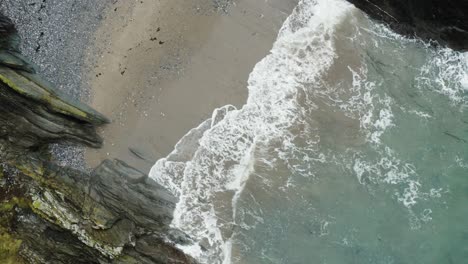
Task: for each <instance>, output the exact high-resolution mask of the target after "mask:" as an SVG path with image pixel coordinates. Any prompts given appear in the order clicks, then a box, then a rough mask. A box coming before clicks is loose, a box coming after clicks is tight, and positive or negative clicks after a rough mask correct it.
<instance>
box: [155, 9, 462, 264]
mask: <svg viewBox="0 0 468 264" xmlns="http://www.w3.org/2000/svg"><path fill="white" fill-rule="evenodd" d="M247 89H248V91H249V97H248V101H247V102H246V104H245V105H244V106H243V107H242V108H241V109H236V108H235V107H233V106H225V107H222V108H220V109H216V110H215V111H214V113H213V116H212V118H211V119H209V120H206V121H205V122H203V123H202V124H200V126H199V127H197V128H194V129H192V130H191V131H190V132H189V133H188V134H187V135H186V136H185V137H184V138H182V139H181V141H180V142H179V143H178V144H177V146H176V147H175V150H174V151H173V152H172V153H171V154H170V155H169V156H168V157H166V158H164V159H161V160H159V161H157V163H156V164H155V165H154V167H153V168H152V170H151V173H150V175H151V177H153V178H154V179H156V180H157V181H159V182H161V183H162V184H163V185H165V186H166V187H167V188H168V189H170V190H171V191H172V192H173V193H174V194H175V195H177V196H178V197H179V199H180V201H179V203H178V204H177V208H176V212H175V218H174V221H173V223H172V225H173V226H174V227H175V228H179V229H181V230H183V231H185V232H187V233H188V234H189V235H190V236H191V237H192V238H193V239H194V241H195V245H194V246H184V245H180V247H181V248H182V249H183V250H185V251H186V252H188V253H189V254H191V255H193V256H194V257H196V258H197V259H198V260H199V261H200V262H201V263H210V264H211V263H214V264H215V263H223V264H227V263H249V264H250V263H253V264H263V263H275V264H276V263H288V264H302V263H304V264H307V263H313V264H315V263H323V264H335V263H336V264H340V263H350V264H351V263H356V264H366V263H378V264H400V263H401V264H404V263H408V264H414V263H443V264H450V263H468V262H467V261H468V203H467V202H468V114H467V111H468V54H466V53H459V52H455V51H453V50H450V49H446V48H434V47H431V46H429V45H428V44H426V43H423V42H421V41H417V40H411V39H407V38H404V37H402V36H400V35H398V34H395V33H393V32H392V31H390V30H389V29H387V28H386V27H384V26H382V25H379V24H376V23H374V22H372V21H370V20H369V19H368V18H367V17H366V16H365V15H363V14H362V13H361V12H360V11H358V10H357V9H355V8H354V7H353V6H352V5H350V4H348V3H347V2H345V1H343V0H302V1H300V3H299V4H298V6H297V7H296V8H295V10H294V11H293V13H292V14H291V15H290V16H289V18H288V19H287V21H286V22H285V23H284V25H283V27H282V29H281V31H280V32H279V34H278V38H277V40H276V42H275V43H274V45H273V48H272V50H271V53H270V54H269V55H268V56H267V57H265V58H264V59H263V60H262V61H260V62H259V63H258V64H257V65H256V66H255V68H254V69H253V71H252V73H251V74H250V78H249V82H248V87H247Z"/></svg>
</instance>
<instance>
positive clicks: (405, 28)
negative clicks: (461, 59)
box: [348, 0, 468, 51]
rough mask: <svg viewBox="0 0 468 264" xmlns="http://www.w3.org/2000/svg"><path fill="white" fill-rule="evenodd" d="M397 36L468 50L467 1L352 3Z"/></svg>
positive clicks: (369, 0) (378, 0) (353, 0)
mask: <svg viewBox="0 0 468 264" xmlns="http://www.w3.org/2000/svg"><path fill="white" fill-rule="evenodd" d="M348 2H351V3H353V4H354V5H355V6H356V7H357V8H359V9H361V10H363V11H364V12H366V13H367V14H368V15H369V16H370V17H371V18H373V19H376V20H379V21H382V22H385V23H387V24H388V25H389V26H390V27H391V28H392V29H393V30H395V31H396V32H398V33H400V34H403V35H407V36H415V37H419V38H421V39H424V40H426V41H428V40H435V41H437V42H439V43H440V44H442V45H446V46H449V47H451V48H453V49H456V50H460V51H467V50H468V22H467V14H468V1H466V0H348Z"/></svg>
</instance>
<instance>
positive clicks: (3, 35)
mask: <svg viewBox="0 0 468 264" xmlns="http://www.w3.org/2000/svg"><path fill="white" fill-rule="evenodd" d="M0 39H1V41H0V137H1V138H6V139H7V140H9V141H10V142H11V143H12V144H15V145H18V146H21V147H25V148H31V147H37V146H41V145H45V144H49V143H54V142H60V141H71V142H75V143H80V144H84V145H87V146H90V147H100V146H101V144H102V140H101V138H100V137H99V136H98V135H97V134H96V132H95V128H96V127H97V126H99V125H102V124H105V123H107V122H108V120H107V118H105V117H104V116H103V115H101V114H100V113H98V112H96V111H95V110H93V109H91V108H90V107H88V106H87V105H84V104H81V103H79V102H76V101H74V100H72V99H70V98H69V97H68V96H66V95H64V94H61V93H60V92H59V91H58V90H57V89H55V88H54V87H53V86H52V85H50V84H49V83H48V82H46V81H45V80H43V79H42V78H41V77H40V76H39V75H38V74H36V71H35V68H36V67H35V66H34V65H33V64H32V63H30V62H28V60H27V59H26V58H24V57H23V56H22V55H21V53H20V51H19V44H20V43H19V36H18V32H17V31H16V29H15V27H14V25H13V24H12V22H11V20H9V19H8V18H6V17H4V16H3V15H0Z"/></svg>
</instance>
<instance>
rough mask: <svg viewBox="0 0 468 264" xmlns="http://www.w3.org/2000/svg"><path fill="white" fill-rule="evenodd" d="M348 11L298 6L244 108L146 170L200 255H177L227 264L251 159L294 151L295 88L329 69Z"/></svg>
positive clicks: (307, 2)
mask: <svg viewBox="0 0 468 264" xmlns="http://www.w3.org/2000/svg"><path fill="white" fill-rule="evenodd" d="M350 8H351V6H350V5H349V4H347V3H346V2H344V1H337V0H319V1H314V0H302V1H300V3H299V4H298V6H297V7H296V8H295V10H294V11H293V14H292V15H291V16H290V17H289V18H288V19H287V20H286V22H285V23H284V25H283V27H282V29H281V31H280V33H279V36H278V39H277V41H276V43H275V44H274V47H273V49H272V50H271V54H270V55H268V56H267V57H266V58H264V59H263V60H262V61H260V62H259V63H258V64H257V65H256V66H255V69H254V70H253V72H252V73H251V74H250V78H249V82H248V90H249V97H248V100H247V103H246V105H244V107H243V108H242V109H240V110H235V109H230V111H225V113H224V118H222V119H221V118H217V117H216V115H214V116H213V118H212V120H209V121H207V122H205V123H203V124H202V125H200V126H199V127H198V128H196V129H194V130H192V131H191V132H190V133H189V134H188V135H187V136H186V137H184V138H183V139H182V141H184V142H191V148H192V150H194V151H193V152H191V151H190V150H186V149H184V148H186V147H185V143H182V141H181V142H180V143H179V144H178V145H177V146H176V149H175V150H174V152H173V153H172V154H171V155H169V156H168V157H167V158H165V159H161V160H159V161H158V162H157V163H156V165H155V166H154V167H153V168H152V170H151V173H150V175H151V177H153V178H155V179H156V180H157V181H158V182H160V183H162V184H164V185H165V186H166V187H168V188H169V189H170V190H171V191H172V192H173V193H174V194H176V195H177V196H178V197H179V199H180V201H179V203H178V204H177V208H176V211H175V215H174V221H173V223H172V225H173V226H174V227H175V228H179V229H181V230H183V231H185V232H187V233H188V234H189V235H190V236H192V237H193V238H195V239H197V240H198V241H200V243H201V244H202V246H203V247H204V248H206V251H204V252H202V251H198V252H194V247H191V248H190V249H187V248H182V249H184V250H187V251H188V253H191V254H193V255H194V256H195V257H197V258H198V260H199V261H201V262H204V263H221V262H223V263H230V255H231V250H232V242H231V241H230V235H226V234H229V230H231V229H232V227H233V226H234V225H236V223H235V216H236V202H237V199H238V198H239V197H240V195H241V194H242V191H243V188H244V186H245V183H246V182H247V181H248V179H249V175H250V174H251V173H252V170H253V164H254V162H255V151H256V149H257V148H260V147H258V146H262V145H263V146H264V145H268V144H272V142H273V141H274V143H275V144H277V145H278V148H277V150H278V152H281V151H284V150H285V149H287V148H290V147H294V144H292V140H293V138H294V136H293V135H292V134H291V133H290V132H289V131H288V129H289V128H290V127H291V126H293V125H294V124H295V123H297V122H298V114H297V112H298V111H299V110H298V104H297V101H296V100H297V98H296V97H297V93H298V87H301V83H304V82H312V81H314V80H316V78H317V77H318V76H319V75H320V74H322V73H323V72H325V71H326V70H327V68H328V67H330V65H331V64H332V62H333V60H334V58H335V52H334V40H333V38H332V36H333V31H334V27H335V25H336V24H337V23H339V22H340V21H341V19H342V18H343V17H344V16H345V15H346V13H347V12H348V10H350ZM215 112H216V113H218V112H219V110H216V111H215ZM208 124H209V125H208ZM181 153H186V154H185V155H182V154H181Z"/></svg>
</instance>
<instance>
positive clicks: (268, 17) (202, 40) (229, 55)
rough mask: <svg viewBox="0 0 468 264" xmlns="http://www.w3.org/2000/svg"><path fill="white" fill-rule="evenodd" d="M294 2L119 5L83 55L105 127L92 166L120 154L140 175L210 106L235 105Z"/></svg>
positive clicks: (89, 154) (178, 0)
mask: <svg viewBox="0 0 468 264" xmlns="http://www.w3.org/2000/svg"><path fill="white" fill-rule="evenodd" d="M296 3H297V0H290V1H282V0H265V1H258V0H240V1H235V2H231V3H230V4H222V3H221V1H215V2H213V1H212V0H194V1H185V0H161V1H156V0H153V1H117V2H116V3H115V4H113V5H112V6H111V7H110V8H109V9H108V11H107V12H106V14H105V16H104V19H103V22H102V24H101V26H100V28H98V31H97V33H96V41H95V45H94V46H92V47H90V51H89V54H95V53H96V51H97V53H98V54H101V56H100V57H98V59H97V60H91V59H90V60H89V61H95V65H92V66H93V67H91V68H92V70H91V71H90V72H89V73H88V79H89V82H90V83H91V89H92V92H91V105H92V106H93V107H94V108H96V109H97V110H98V111H101V112H102V113H104V114H105V115H107V116H108V117H109V118H111V119H112V123H111V124H110V125H108V126H106V127H105V128H103V129H102V131H100V132H101V134H102V136H103V137H104V138H105V143H104V147H103V148H102V149H98V150H87V151H86V153H85V158H86V160H87V162H88V165H89V166H95V165H97V163H99V162H100V161H102V160H103V159H105V158H118V159H122V160H124V161H126V162H128V163H129V164H131V165H133V166H136V167H137V168H139V169H140V170H142V171H145V172H147V171H149V169H150V168H151V166H152V165H153V164H154V162H155V161H156V160H157V159H159V158H162V157H164V156H166V155H167V154H168V153H170V152H171V151H172V149H173V147H174V145H175V144H176V143H177V142H178V141H179V139H180V138H181V137H182V136H183V135H184V134H186V133H187V132H188V131H189V130H190V129H191V128H193V127H196V126H197V125H199V124H200V123H201V122H202V121H203V120H205V119H207V118H209V117H210V116H211V114H212V112H213V110H214V109H216V108H218V107H221V106H224V105H227V104H232V105H235V106H236V107H240V106H242V105H243V104H244V103H245V101H246V98H247V79H248V76H249V73H250V72H251V70H252V68H253V67H254V65H255V64H256V63H257V62H258V61H259V60H261V59H262V58H263V57H264V56H265V55H266V54H268V52H269V50H270V49H271V47H272V44H273V42H274V40H275V38H276V35H277V33H278V30H279V28H280V27H281V25H282V23H283V21H284V20H285V19H286V18H287V16H288V15H289V13H290V12H291V10H292V9H293V8H294V6H295V5H296Z"/></svg>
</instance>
